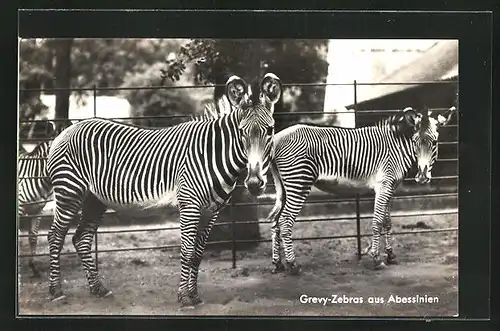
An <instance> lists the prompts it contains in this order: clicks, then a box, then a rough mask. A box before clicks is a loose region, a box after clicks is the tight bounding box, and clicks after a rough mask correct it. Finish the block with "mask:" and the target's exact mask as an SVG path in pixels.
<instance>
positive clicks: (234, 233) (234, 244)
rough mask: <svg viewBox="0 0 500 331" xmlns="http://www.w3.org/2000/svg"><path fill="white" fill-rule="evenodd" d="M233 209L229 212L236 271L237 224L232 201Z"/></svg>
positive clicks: (231, 206)
mask: <svg viewBox="0 0 500 331" xmlns="http://www.w3.org/2000/svg"><path fill="white" fill-rule="evenodd" d="M229 208H231V209H230V210H229V217H231V231H232V245H231V250H232V254H233V256H232V260H233V269H236V222H235V221H234V208H235V206H234V202H233V201H232V199H231V205H230V206H229Z"/></svg>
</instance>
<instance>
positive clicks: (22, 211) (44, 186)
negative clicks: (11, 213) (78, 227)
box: [17, 121, 69, 277]
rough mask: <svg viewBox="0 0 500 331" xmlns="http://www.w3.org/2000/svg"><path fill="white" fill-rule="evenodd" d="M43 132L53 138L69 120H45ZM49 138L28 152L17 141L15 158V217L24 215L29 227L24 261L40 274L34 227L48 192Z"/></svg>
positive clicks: (49, 194) (36, 233)
mask: <svg viewBox="0 0 500 331" xmlns="http://www.w3.org/2000/svg"><path fill="white" fill-rule="evenodd" d="M47 124H49V125H48V126H47V128H46V129H47V130H46V132H45V134H46V137H47V138H49V139H50V138H54V137H56V136H57V134H58V133H60V132H61V131H62V130H63V129H64V128H65V127H67V126H69V122H68V121H66V122H65V123H62V126H57V125H56V124H55V123H54V122H52V121H49V122H48V123H47ZM51 144H52V140H47V141H44V142H42V143H40V144H38V145H37V146H35V148H34V149H33V150H32V151H31V152H28V151H27V150H26V149H25V148H24V147H23V146H22V145H21V144H19V153H18V156H19V158H18V162H17V201H18V211H17V214H18V217H19V219H21V217H28V216H31V217H28V219H29V220H30V227H29V231H28V242H29V246H30V253H31V254H30V255H31V256H30V257H29V259H28V265H29V267H30V269H31V271H32V274H33V277H40V272H39V271H38V268H37V267H36V265H35V262H34V255H35V254H36V246H37V241H38V230H39V227H40V220H41V217H40V216H38V215H39V214H40V213H41V212H42V210H43V208H45V206H46V204H47V202H48V200H49V199H50V198H51V196H52V186H51V184H50V181H49V179H48V177H47V172H46V164H47V157H48V154H49V149H50V145H51Z"/></svg>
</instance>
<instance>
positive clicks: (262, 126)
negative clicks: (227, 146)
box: [226, 73, 282, 196]
mask: <svg viewBox="0 0 500 331" xmlns="http://www.w3.org/2000/svg"><path fill="white" fill-rule="evenodd" d="M259 89H260V91H259V93H258V94H256V95H254V94H253V93H252V89H251V87H249V86H248V85H247V84H246V83H245V81H244V80H243V79H241V78H239V77H237V76H232V77H231V78H229V79H228V81H227V83H226V95H227V98H228V100H229V101H230V103H231V104H232V106H234V107H235V108H236V109H239V111H240V114H241V116H240V118H239V123H238V135H239V138H240V142H241V144H242V145H241V146H242V147H243V148H242V152H243V155H244V158H245V160H246V162H247V170H248V174H247V177H246V179H245V187H246V188H247V189H248V191H249V192H250V194H252V195H254V196H257V195H260V194H262V193H263V192H264V190H265V188H266V184H267V171H268V169H269V165H270V161H271V157H272V156H273V152H274V149H273V137H274V118H273V113H274V105H275V103H276V102H278V101H279V99H280V97H281V91H282V87H281V81H280V79H279V78H278V77H277V76H276V75H274V74H272V73H268V74H266V75H265V76H264V78H263V79H262V81H261V82H260V86H259Z"/></svg>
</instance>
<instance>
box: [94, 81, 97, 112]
mask: <svg viewBox="0 0 500 331" xmlns="http://www.w3.org/2000/svg"><path fill="white" fill-rule="evenodd" d="M93 92H94V117H97V85H96V84H94V86H93Z"/></svg>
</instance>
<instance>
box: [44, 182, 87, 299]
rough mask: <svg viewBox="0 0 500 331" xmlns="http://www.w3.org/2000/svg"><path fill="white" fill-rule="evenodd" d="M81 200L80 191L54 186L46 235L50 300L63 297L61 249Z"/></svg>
mask: <svg viewBox="0 0 500 331" xmlns="http://www.w3.org/2000/svg"><path fill="white" fill-rule="evenodd" d="M82 200H83V192H82V191H80V192H77V193H70V192H69V191H66V190H64V189H60V188H55V201H56V206H55V208H54V221H53V222H52V225H51V227H50V230H49V233H48V235H47V239H48V241H49V253H50V276H49V295H50V299H51V300H52V301H56V300H60V299H63V298H64V297H65V295H64V294H63V291H62V287H61V261H60V260H61V250H62V247H63V245H64V238H65V237H66V234H67V233H68V229H69V226H70V224H71V222H72V221H73V220H75V219H76V218H77V217H78V212H79V211H80V209H81V204H82Z"/></svg>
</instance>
